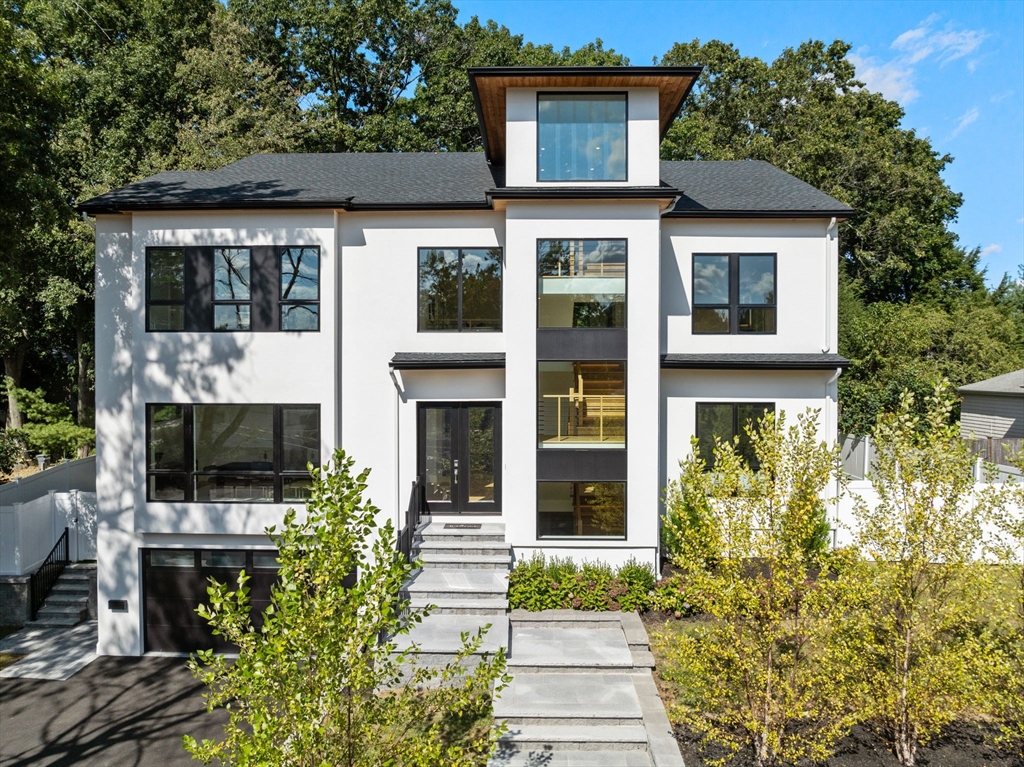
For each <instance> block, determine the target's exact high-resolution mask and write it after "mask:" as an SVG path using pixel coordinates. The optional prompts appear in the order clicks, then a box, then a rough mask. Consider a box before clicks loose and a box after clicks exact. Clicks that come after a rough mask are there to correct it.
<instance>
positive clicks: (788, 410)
mask: <svg viewBox="0 0 1024 767" xmlns="http://www.w3.org/2000/svg"><path fill="white" fill-rule="evenodd" d="M836 390H837V384H836V375H835V371H831V372H830V371H827V370H801V371H782V370H767V371H760V370H759V371H745V370H663V371H662V372H661V395H662V412H661V433H662V435H663V436H662V438H661V446H662V450H663V451H664V452H663V453H662V457H661V465H662V467H663V469H662V471H663V474H662V478H661V486H662V487H665V486H666V485H667V484H668V481H669V480H674V479H678V478H679V463H680V461H683V460H685V459H686V457H687V456H688V455H690V452H691V449H690V438H691V437H692V436H693V435H694V434H695V433H696V426H697V403H698V402H774V403H775V412H776V413H777V414H783V413H784V414H785V416H786V421H787V423H795V422H796V417H797V416H798V415H800V414H801V413H803V412H805V411H806V410H807V409H808V408H810V409H812V410H820V411H821V412H820V413H819V414H818V435H819V438H820V439H822V440H827V441H833V440H835V438H836V417H837V413H836Z"/></svg>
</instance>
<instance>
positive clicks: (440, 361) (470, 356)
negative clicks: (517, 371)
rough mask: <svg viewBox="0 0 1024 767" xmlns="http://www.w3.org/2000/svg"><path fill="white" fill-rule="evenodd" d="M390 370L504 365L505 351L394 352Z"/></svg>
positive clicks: (494, 366)
mask: <svg viewBox="0 0 1024 767" xmlns="http://www.w3.org/2000/svg"><path fill="white" fill-rule="evenodd" d="M390 364H391V368H392V370H451V369H453V368H459V369H464V370H465V369H469V370H473V369H476V370H484V369H493V368H504V367H505V352H396V353H395V356H394V357H392V358H391V363H390Z"/></svg>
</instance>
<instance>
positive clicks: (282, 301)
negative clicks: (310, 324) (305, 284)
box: [277, 245, 323, 333]
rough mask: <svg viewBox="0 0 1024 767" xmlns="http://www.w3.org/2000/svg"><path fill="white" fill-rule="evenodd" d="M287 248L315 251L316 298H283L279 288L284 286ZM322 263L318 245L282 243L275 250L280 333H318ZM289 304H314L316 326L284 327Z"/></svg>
mask: <svg viewBox="0 0 1024 767" xmlns="http://www.w3.org/2000/svg"><path fill="white" fill-rule="evenodd" d="M289 250H315V251H316V300H312V299H308V298H297V299H292V298H284V297H282V295H281V290H282V288H283V287H284V274H285V272H284V254H285V252H286V251H289ZM322 265H323V255H322V253H321V251H320V246H319V245H282V246H281V247H280V248H279V249H278V252H277V277H278V283H277V304H278V313H277V314H278V317H277V329H278V330H279V331H280V332H282V333H319V332H320V285H321V282H320V267H321V266H322ZM289 306H315V307H316V328H303V329H294V328H287V329H286V328H284V327H283V325H284V314H285V307H289Z"/></svg>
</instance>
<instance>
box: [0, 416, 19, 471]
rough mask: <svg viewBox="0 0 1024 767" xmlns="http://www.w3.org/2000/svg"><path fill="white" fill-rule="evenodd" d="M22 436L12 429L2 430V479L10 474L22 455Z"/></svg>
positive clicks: (0, 446)
mask: <svg viewBox="0 0 1024 767" xmlns="http://www.w3.org/2000/svg"><path fill="white" fill-rule="evenodd" d="M21 449H22V446H21V436H20V435H19V434H18V433H17V432H16V431H13V430H11V429H3V430H0V480H2V479H4V478H5V477H8V476H10V474H11V472H13V471H14V467H15V465H16V464H17V463H18V458H20V457H21Z"/></svg>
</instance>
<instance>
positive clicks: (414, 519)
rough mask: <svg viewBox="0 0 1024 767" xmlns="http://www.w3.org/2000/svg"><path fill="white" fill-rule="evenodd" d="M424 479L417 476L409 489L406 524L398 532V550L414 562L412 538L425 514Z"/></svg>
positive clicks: (409, 560) (407, 560) (407, 559)
mask: <svg viewBox="0 0 1024 767" xmlns="http://www.w3.org/2000/svg"><path fill="white" fill-rule="evenodd" d="M423 505H424V497H423V480H422V478H421V477H416V479H414V480H413V483H412V489H411V490H410V491H409V508H407V509H406V510H405V526H404V527H403V528H402V529H401V530H400V531H399V532H398V552H399V553H400V554H401V555H402V556H404V557H405V561H406V562H408V563H409V564H412V539H413V535H414V534H415V533H416V528H418V527H419V526H420V517H421V516H422V515H423Z"/></svg>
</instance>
